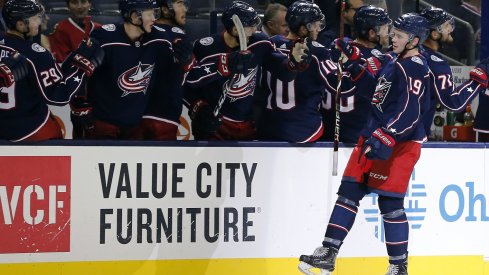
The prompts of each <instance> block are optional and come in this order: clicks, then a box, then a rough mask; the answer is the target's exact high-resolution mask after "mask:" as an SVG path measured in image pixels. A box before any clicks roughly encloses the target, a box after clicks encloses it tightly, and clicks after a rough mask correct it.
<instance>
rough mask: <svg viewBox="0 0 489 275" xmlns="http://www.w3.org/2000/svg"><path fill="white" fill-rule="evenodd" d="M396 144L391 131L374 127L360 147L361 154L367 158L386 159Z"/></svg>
mask: <svg viewBox="0 0 489 275" xmlns="http://www.w3.org/2000/svg"><path fill="white" fill-rule="evenodd" d="M394 145H396V141H395V139H394V138H393V137H392V133H391V132H390V131H388V130H386V129H383V128H378V129H376V130H375V131H374V132H373V133H372V136H371V137H370V138H368V139H367V140H366V141H365V143H364V144H363V147H362V154H365V157H366V158H368V159H372V160H373V159H378V160H386V159H388V158H389V157H390V155H391V154H392V151H393V149H394Z"/></svg>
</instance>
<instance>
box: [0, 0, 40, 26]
mask: <svg viewBox="0 0 489 275" xmlns="http://www.w3.org/2000/svg"><path fill="white" fill-rule="evenodd" d="M43 12H44V8H43V7H42V5H41V4H40V3H39V2H37V1H36V0H8V1H7V2H5V4H4V5H3V9H2V17H3V20H4V21H5V24H6V25H7V27H8V28H9V29H14V28H15V24H17V21H19V20H26V19H28V18H29V17H32V16H34V15H42V14H43Z"/></svg>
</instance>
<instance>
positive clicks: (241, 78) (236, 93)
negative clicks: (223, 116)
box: [223, 67, 258, 102]
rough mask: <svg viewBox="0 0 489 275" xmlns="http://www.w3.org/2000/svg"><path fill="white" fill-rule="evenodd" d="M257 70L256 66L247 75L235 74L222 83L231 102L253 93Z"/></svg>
mask: <svg viewBox="0 0 489 275" xmlns="http://www.w3.org/2000/svg"><path fill="white" fill-rule="evenodd" d="M257 72H258V67H255V68H254V69H253V70H251V72H249V73H248V75H246V76H245V75H244V74H236V75H234V77H233V78H231V79H230V80H228V81H226V82H225V83H224V85H223V88H224V89H226V90H227V96H228V97H229V98H230V99H231V102H233V101H235V100H237V99H240V98H244V97H247V96H250V95H253V92H254V91H255V87H256V74H257Z"/></svg>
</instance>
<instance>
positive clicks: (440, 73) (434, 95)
mask: <svg viewBox="0 0 489 275" xmlns="http://www.w3.org/2000/svg"><path fill="white" fill-rule="evenodd" d="M422 54H423V56H424V57H425V58H426V61H427V62H428V66H429V68H430V77H431V81H430V101H431V105H430V109H429V110H428V112H427V115H426V116H425V118H424V120H425V121H424V124H425V128H426V133H427V134H429V133H430V130H431V129H430V127H431V123H432V121H433V118H434V116H435V111H436V110H435V109H436V102H437V101H438V102H440V103H441V104H442V105H443V106H444V107H445V108H447V109H449V110H451V111H454V112H461V111H463V110H465V107H466V106H467V104H469V103H470V102H471V101H472V99H474V97H475V96H476V95H478V94H479V93H481V92H482V91H483V90H484V88H483V87H482V86H481V85H480V84H479V83H478V82H475V81H472V80H469V81H467V82H465V83H463V84H462V85H460V86H458V87H455V85H454V83H453V75H452V70H451V68H450V65H449V64H448V62H447V61H445V60H444V59H443V57H442V56H441V55H440V54H438V53H437V52H435V51H433V50H432V49H430V48H427V47H423V50H422ZM488 126H489V125H488ZM488 130H489V128H488Z"/></svg>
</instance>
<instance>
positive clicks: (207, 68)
mask: <svg viewBox="0 0 489 275" xmlns="http://www.w3.org/2000/svg"><path fill="white" fill-rule="evenodd" d="M204 71H205V72H206V73H207V74H210V73H211V68H209V67H207V66H205V67H204Z"/></svg>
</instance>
